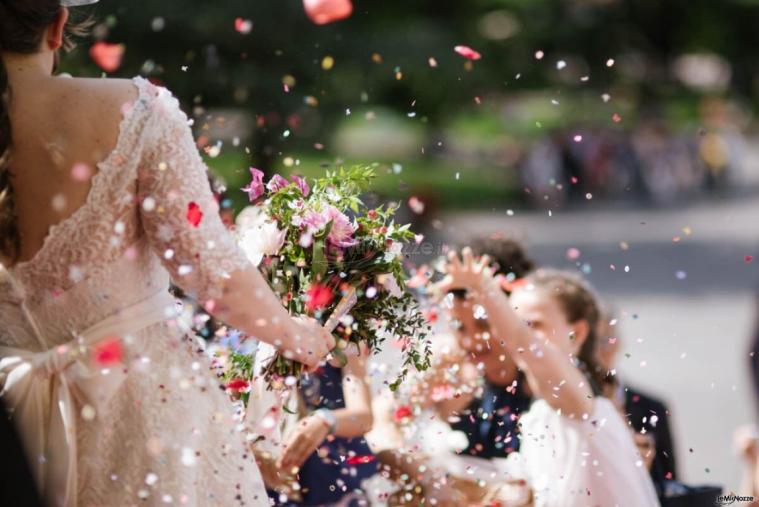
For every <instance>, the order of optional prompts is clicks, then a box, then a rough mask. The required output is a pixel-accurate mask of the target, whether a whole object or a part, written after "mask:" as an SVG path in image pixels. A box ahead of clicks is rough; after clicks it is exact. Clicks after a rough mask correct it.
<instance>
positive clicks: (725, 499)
mask: <svg viewBox="0 0 759 507" xmlns="http://www.w3.org/2000/svg"><path fill="white" fill-rule="evenodd" d="M753 501H754V497H753V496H740V495H719V496H718V497H717V499H716V500H714V505H732V504H734V503H735V502H753Z"/></svg>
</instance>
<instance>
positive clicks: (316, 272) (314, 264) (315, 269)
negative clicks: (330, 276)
mask: <svg viewBox="0 0 759 507" xmlns="http://www.w3.org/2000/svg"><path fill="white" fill-rule="evenodd" d="M313 248H314V249H313V254H312V255H313V256H312V259H311V274H312V275H313V278H314V279H317V278H318V279H320V280H321V279H322V278H324V274H325V273H326V272H327V257H326V256H325V255H324V240H315V241H314V247H313Z"/></svg>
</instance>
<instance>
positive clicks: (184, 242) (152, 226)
mask: <svg viewBox="0 0 759 507" xmlns="http://www.w3.org/2000/svg"><path fill="white" fill-rule="evenodd" d="M152 92H153V96H154V99H153V104H152V109H151V112H150V119H149V122H148V124H147V125H146V127H145V128H146V131H145V137H144V139H145V142H144V147H143V160H142V163H141V165H140V170H139V173H138V188H139V192H138V198H139V213H140V216H141V220H142V226H143V228H144V230H145V233H146V235H147V237H148V241H149V243H150V246H151V248H153V250H154V251H155V252H156V253H157V254H158V256H159V257H160V258H161V262H162V263H163V264H164V266H165V267H166V269H168V270H169V273H170V274H171V277H172V280H173V281H174V283H176V284H177V285H178V286H179V287H181V288H182V290H184V291H185V292H186V293H188V294H190V295H192V296H194V297H196V298H197V299H198V300H199V301H203V302H204V301H208V300H211V299H216V298H218V297H220V296H221V292H222V290H221V288H222V286H221V283H220V282H221V281H222V279H223V278H225V277H228V276H229V274H230V273H232V272H233V271H236V270H238V269H244V268H247V267H249V266H250V262H249V261H248V259H247V257H246V256H245V254H244V253H243V252H242V251H241V250H240V248H239V247H238V246H237V243H236V241H235V239H234V236H233V235H232V234H231V233H230V232H229V231H228V230H227V229H226V228H225V226H224V224H223V223H222V221H221V218H220V216H219V205H218V203H217V202H216V199H215V198H214V195H213V193H212V192H211V188H210V183H209V181H208V175H207V167H206V166H205V164H204V163H203V160H202V159H201V157H200V154H199V153H198V150H197V147H196V145H195V142H194V140H193V137H192V132H191V130H190V127H189V123H188V120H187V116H186V115H185V114H184V113H183V112H182V110H181V109H180V108H179V103H178V101H177V100H176V99H175V98H174V97H173V96H172V95H171V94H170V93H169V92H168V91H167V90H165V89H163V88H157V87H153V90H152Z"/></svg>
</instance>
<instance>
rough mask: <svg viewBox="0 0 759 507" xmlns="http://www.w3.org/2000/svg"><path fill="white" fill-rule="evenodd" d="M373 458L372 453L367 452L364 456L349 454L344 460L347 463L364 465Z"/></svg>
mask: <svg viewBox="0 0 759 507" xmlns="http://www.w3.org/2000/svg"><path fill="white" fill-rule="evenodd" d="M375 459H377V458H375V457H374V455H373V454H368V455H366V456H351V457H350V458H348V459H346V460H345V462H346V463H347V464H348V465H365V464H367V463H371V462H372V461H374V460H375Z"/></svg>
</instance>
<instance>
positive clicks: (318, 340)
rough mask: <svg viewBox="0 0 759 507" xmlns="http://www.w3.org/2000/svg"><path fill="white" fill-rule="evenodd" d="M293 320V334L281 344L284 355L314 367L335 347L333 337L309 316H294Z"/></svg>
mask: <svg viewBox="0 0 759 507" xmlns="http://www.w3.org/2000/svg"><path fill="white" fill-rule="evenodd" d="M293 322H294V324H295V325H294V326H293V327H294V329H295V332H294V333H295V334H294V336H291V337H289V339H288V340H287V342H286V343H285V344H284V345H283V347H282V349H283V353H284V356H285V357H287V358H288V359H292V360H294V361H298V362H299V363H302V364H304V365H306V366H308V367H310V368H315V367H316V366H318V365H319V363H321V362H322V361H323V360H324V358H325V357H326V356H327V354H329V352H330V351H331V350H332V349H333V348H335V338H334V337H333V336H332V333H330V332H329V331H327V330H326V329H325V328H324V327H322V326H321V324H319V322H317V321H316V320H315V319H312V318H310V317H295V318H294V319H293Z"/></svg>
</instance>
